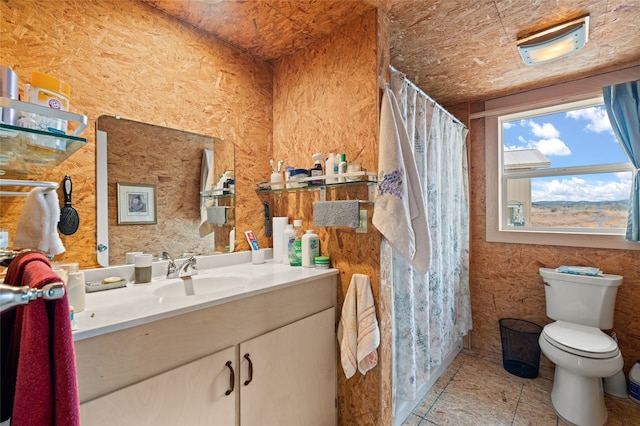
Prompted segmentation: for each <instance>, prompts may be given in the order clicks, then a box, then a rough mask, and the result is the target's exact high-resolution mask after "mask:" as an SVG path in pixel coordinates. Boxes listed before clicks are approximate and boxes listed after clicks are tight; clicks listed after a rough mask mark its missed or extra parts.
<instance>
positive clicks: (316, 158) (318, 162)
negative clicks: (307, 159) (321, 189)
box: [309, 152, 324, 185]
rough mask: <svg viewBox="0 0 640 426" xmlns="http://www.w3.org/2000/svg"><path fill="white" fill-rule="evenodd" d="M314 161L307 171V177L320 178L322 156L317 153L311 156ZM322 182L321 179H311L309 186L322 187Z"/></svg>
mask: <svg viewBox="0 0 640 426" xmlns="http://www.w3.org/2000/svg"><path fill="white" fill-rule="evenodd" d="M311 158H313V160H314V161H315V164H314V165H313V167H312V168H310V169H309V176H322V161H324V154H323V153H321V152H317V153H315V154H313V155H312V156H311ZM323 183H324V182H323V180H322V179H313V180H312V181H311V185H322V184H323Z"/></svg>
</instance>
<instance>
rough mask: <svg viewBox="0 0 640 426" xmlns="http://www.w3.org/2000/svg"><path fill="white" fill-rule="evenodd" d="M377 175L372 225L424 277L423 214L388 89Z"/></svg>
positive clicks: (427, 259)
mask: <svg viewBox="0 0 640 426" xmlns="http://www.w3.org/2000/svg"><path fill="white" fill-rule="evenodd" d="M378 173H379V174H380V176H381V177H382V178H381V179H379V180H380V181H379V183H378V192H377V195H376V200H375V205H374V208H373V218H372V223H373V225H374V226H375V227H376V228H377V229H378V230H379V231H380V233H382V235H384V237H385V238H386V239H387V240H389V243H390V244H391V246H392V247H393V248H394V249H395V250H397V251H398V253H399V254H400V255H401V256H402V257H403V258H404V259H405V260H406V261H407V262H408V263H409V264H411V266H413V267H414V268H415V269H416V270H417V271H419V272H420V273H422V274H424V273H426V272H427V271H428V270H429V264H430V263H431V240H430V235H429V228H428V225H427V211H426V207H425V204H424V201H423V198H422V186H421V184H420V177H419V175H418V170H417V168H416V163H415V160H414V158H413V153H412V151H411V143H410V140H409V136H408V134H407V130H406V128H405V126H404V123H403V121H402V116H401V113H400V108H399V107H398V104H397V102H396V99H395V96H394V94H393V92H392V91H391V89H389V88H387V89H386V90H385V92H384V95H383V98H382V108H381V111H380V153H379V158H378Z"/></svg>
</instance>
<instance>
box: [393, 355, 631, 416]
mask: <svg viewBox="0 0 640 426" xmlns="http://www.w3.org/2000/svg"><path fill="white" fill-rule="evenodd" d="M552 385H553V370H551V369H543V368H541V372H540V377H538V378H536V379H523V378H520V377H517V376H514V375H512V374H510V373H508V372H507V371H505V370H504V369H503V368H502V364H499V363H494V362H491V361H487V360H486V359H483V358H480V357H479V356H478V355H476V354H474V353H473V352H472V351H468V350H463V351H462V352H461V353H460V354H459V355H458V356H457V357H456V359H455V360H454V361H453V363H452V364H451V366H450V367H449V368H448V370H447V371H446V373H445V374H444V375H443V376H442V377H441V378H440V379H439V380H438V381H437V382H436V383H435V385H434V386H433V389H432V390H431V392H429V394H428V395H427V396H426V397H425V399H424V400H423V401H422V403H421V404H420V405H419V406H418V408H416V409H415V410H414V411H413V413H412V414H411V415H410V416H409V418H408V419H407V420H406V421H405V422H404V424H403V426H433V425H439V426H444V425H455V426H465V425H469V426H477V425H487V426H501V425H516V426H520V425H532V426H546V425H549V426H563V425H565V423H564V422H563V421H562V420H560V419H558V417H557V416H556V415H555V413H554V411H553V408H552V407H551V396H550V395H551V387H552ZM605 399H606V401H605V403H606V405H607V408H608V409H609V419H608V421H607V425H608V426H609V425H611V426H614V425H615V426H618V425H629V426H632V425H633V426H639V425H640V405H638V404H636V403H634V402H633V401H631V400H630V399H619V398H613V397H608V396H606V395H605Z"/></svg>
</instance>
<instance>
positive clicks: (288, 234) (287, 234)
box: [282, 223, 296, 265]
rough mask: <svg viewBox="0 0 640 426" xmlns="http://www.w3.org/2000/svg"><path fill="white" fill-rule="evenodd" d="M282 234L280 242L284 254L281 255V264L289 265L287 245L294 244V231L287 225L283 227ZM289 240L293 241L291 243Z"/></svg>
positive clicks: (291, 226)
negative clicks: (281, 242)
mask: <svg viewBox="0 0 640 426" xmlns="http://www.w3.org/2000/svg"><path fill="white" fill-rule="evenodd" d="M283 233H284V236H283V237H282V241H283V242H284V244H283V246H284V247H283V248H284V253H283V254H282V263H284V264H285V265H289V244H294V243H295V241H296V231H294V230H293V225H291V224H290V223H288V224H286V225H285V227H284V232H283ZM291 240H293V242H292V241H291Z"/></svg>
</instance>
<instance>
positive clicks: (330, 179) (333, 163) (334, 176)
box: [324, 152, 339, 183]
mask: <svg viewBox="0 0 640 426" xmlns="http://www.w3.org/2000/svg"><path fill="white" fill-rule="evenodd" d="M338 166H339V162H338V158H337V157H336V154H334V153H333V152H332V153H331V154H329V159H328V160H327V163H326V166H325V168H324V170H325V174H326V176H327V179H326V182H327V183H337V182H338Z"/></svg>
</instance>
